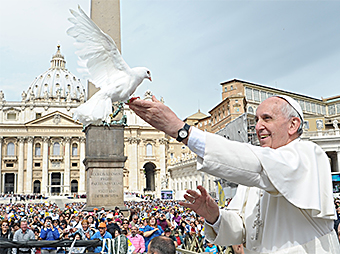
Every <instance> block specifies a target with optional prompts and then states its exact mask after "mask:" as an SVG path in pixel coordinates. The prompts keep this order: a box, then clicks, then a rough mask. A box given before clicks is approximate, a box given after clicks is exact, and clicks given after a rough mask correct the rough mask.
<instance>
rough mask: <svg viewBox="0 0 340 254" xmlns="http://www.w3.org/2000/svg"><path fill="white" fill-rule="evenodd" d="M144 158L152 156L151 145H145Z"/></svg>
mask: <svg viewBox="0 0 340 254" xmlns="http://www.w3.org/2000/svg"><path fill="white" fill-rule="evenodd" d="M146 156H152V145H151V144H147V145H146Z"/></svg>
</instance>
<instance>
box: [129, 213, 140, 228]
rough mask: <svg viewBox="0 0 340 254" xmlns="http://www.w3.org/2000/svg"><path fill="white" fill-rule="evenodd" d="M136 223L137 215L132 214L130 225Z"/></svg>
mask: <svg viewBox="0 0 340 254" xmlns="http://www.w3.org/2000/svg"><path fill="white" fill-rule="evenodd" d="M136 225H138V215H137V214H134V215H133V216H132V218H131V222H130V226H131V227H133V226H136Z"/></svg>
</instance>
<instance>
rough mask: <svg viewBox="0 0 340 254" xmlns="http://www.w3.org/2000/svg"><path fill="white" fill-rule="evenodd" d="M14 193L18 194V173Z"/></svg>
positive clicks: (15, 176)
mask: <svg viewBox="0 0 340 254" xmlns="http://www.w3.org/2000/svg"><path fill="white" fill-rule="evenodd" d="M13 193H18V173H14V191H13Z"/></svg>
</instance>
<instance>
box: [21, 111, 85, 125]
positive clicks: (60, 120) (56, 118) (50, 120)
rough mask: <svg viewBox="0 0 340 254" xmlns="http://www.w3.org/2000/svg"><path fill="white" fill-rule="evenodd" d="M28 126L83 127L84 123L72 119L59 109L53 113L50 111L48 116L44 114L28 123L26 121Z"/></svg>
mask: <svg viewBox="0 0 340 254" xmlns="http://www.w3.org/2000/svg"><path fill="white" fill-rule="evenodd" d="M26 126H31V127H32V126H54V127H62V126H65V127H66V126H73V127H74V126H79V127H81V126H82V124H81V123H79V122H76V121H74V120H73V119H72V117H70V116H68V115H66V114H64V113H61V112H59V111H55V112H53V113H50V114H48V115H46V116H43V117H41V118H38V119H34V120H32V121H30V122H28V123H26Z"/></svg>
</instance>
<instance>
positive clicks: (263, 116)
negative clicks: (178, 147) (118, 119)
mask: <svg viewBox="0 0 340 254" xmlns="http://www.w3.org/2000/svg"><path fill="white" fill-rule="evenodd" d="M129 106H130V108H131V109H132V110H134V111H135V113H136V114H137V115H139V116H140V117H141V118H142V119H144V120H145V121H146V122H148V123H150V124H151V125H152V126H154V127H155V128H157V129H159V130H161V131H164V132H165V133H167V134H168V135H170V136H171V137H173V138H176V139H177V140H178V141H181V142H183V143H184V144H186V145H188V147H189V148H190V149H191V150H192V151H193V152H195V153H196V154H197V156H198V159H197V161H198V163H197V164H198V170H201V171H204V172H207V173H209V174H212V175H215V176H218V177H222V178H224V179H228V180H230V181H232V182H235V183H238V184H240V185H239V187H238V190H237V193H236V195H235V197H234V198H233V200H232V201H231V203H230V205H229V206H228V209H227V210H220V209H219V207H218V206H217V204H216V202H215V201H214V200H213V199H212V198H211V197H210V196H209V195H208V193H207V191H206V190H205V189H204V188H203V187H202V186H199V187H198V189H199V192H196V191H194V190H188V191H187V194H185V196H184V198H185V199H186V200H187V201H188V202H182V203H181V204H182V205H183V206H185V207H187V208H191V209H193V210H194V211H195V212H197V213H198V214H200V215H201V216H203V217H204V218H205V220H206V223H205V228H206V229H205V233H206V237H207V239H208V241H210V242H213V243H216V244H219V245H235V244H243V245H244V247H245V249H244V251H245V253H278V254H281V253H317V254H319V253H340V247H339V242H338V239H337V236H336V233H335V231H334V230H333V220H334V219H335V218H336V217H335V208H334V203H333V195H332V182H331V170H330V164H329V160H328V158H327V155H326V154H325V153H324V152H323V150H322V149H321V148H320V147H319V146H318V145H316V144H315V143H312V142H309V141H302V140H301V139H300V138H299V137H300V135H301V133H302V124H303V113H302V110H301V107H300V106H299V104H298V103H297V102H296V101H295V100H293V99H292V98H291V97H289V96H281V95H278V96H274V97H270V98H268V99H266V100H265V101H263V102H262V103H261V104H260V105H259V107H258V109H257V111H256V120H257V124H256V132H257V136H258V139H259V141H260V145H261V147H258V146H253V145H250V144H246V143H239V142H235V141H230V140H227V139H225V138H223V137H221V136H218V135H215V134H211V133H207V132H202V131H200V130H198V129H197V128H195V127H192V126H188V125H187V124H185V123H184V122H183V121H181V120H180V119H179V118H178V117H177V116H176V115H175V113H174V112H172V111H171V110H170V108H169V107H167V106H165V105H164V104H163V103H161V102H159V101H158V100H157V99H156V98H155V97H153V100H152V101H144V100H136V101H133V102H132V103H130V104H129Z"/></svg>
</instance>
